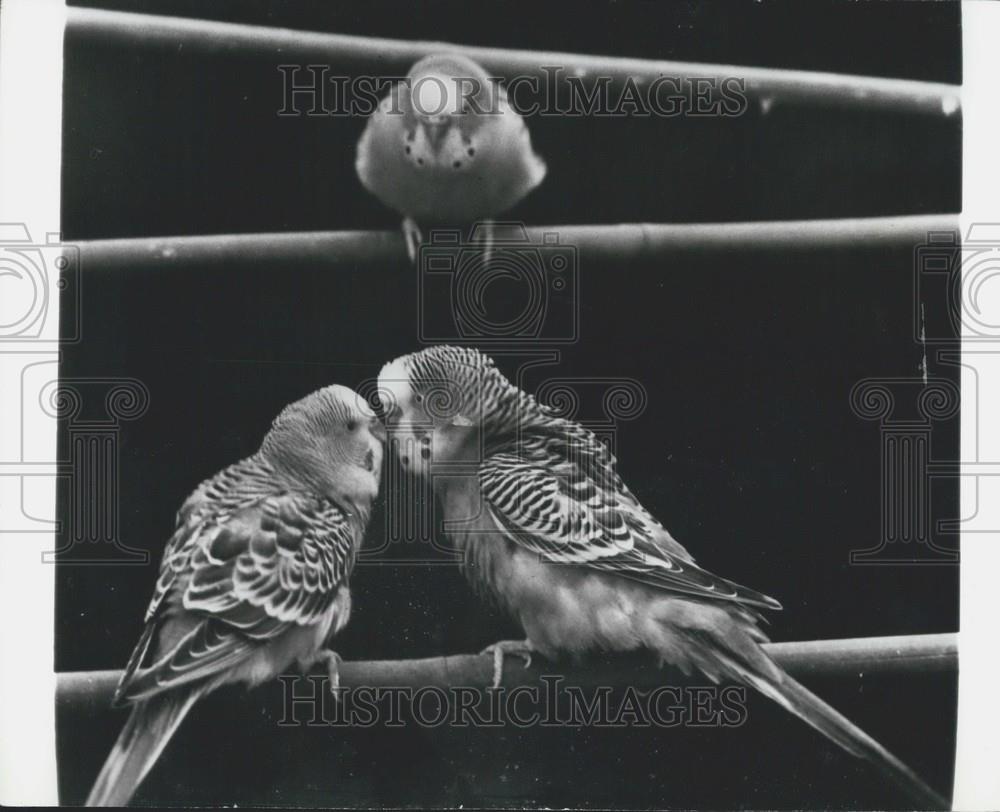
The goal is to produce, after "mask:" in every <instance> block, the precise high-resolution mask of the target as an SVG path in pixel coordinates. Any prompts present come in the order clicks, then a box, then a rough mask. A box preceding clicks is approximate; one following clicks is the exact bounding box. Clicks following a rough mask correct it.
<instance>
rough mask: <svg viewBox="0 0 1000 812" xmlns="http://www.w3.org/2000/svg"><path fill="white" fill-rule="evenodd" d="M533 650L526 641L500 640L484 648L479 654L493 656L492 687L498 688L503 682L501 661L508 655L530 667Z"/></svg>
mask: <svg viewBox="0 0 1000 812" xmlns="http://www.w3.org/2000/svg"><path fill="white" fill-rule="evenodd" d="M534 652H535V650H534V648H532V646H531V643H529V642H528V641H527V640H500V641H498V642H496V643H494V644H493V645H492V646H487V647H486V648H484V649H483V650H482V651H481V652H479V653H480V654H492V655H493V686H492V687H494V688H499V687H500V683H501V682H502V680H503V661H504V658H505V657H506V656H507V655H508V654H513V655H515V656H517V657H520V658H521V659H523V660H524V667H525V668H530V667H531V656H532V654H534Z"/></svg>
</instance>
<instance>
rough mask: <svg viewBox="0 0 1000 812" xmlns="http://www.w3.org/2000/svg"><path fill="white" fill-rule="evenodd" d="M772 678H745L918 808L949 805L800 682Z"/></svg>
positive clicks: (787, 678)
mask: <svg viewBox="0 0 1000 812" xmlns="http://www.w3.org/2000/svg"><path fill="white" fill-rule="evenodd" d="M778 673H779V676H778V677H777V678H776V679H775V678H770V677H768V678H764V677H760V676H756V675H753V676H750V677H748V678H747V682H748V683H749V684H751V685H752V686H753V687H754V688H756V689H757V690H758V691H760V692H761V693H762V694H764V695H765V696H767V697H768V698H769V699H773V700H774V701H775V702H777V703H778V704H779V705H781V706H783V707H785V708H786V709H788V710H789V711H791V712H792V713H794V714H795V715H796V716H798V717H799V718H800V719H802V720H803V721H804V722H806V723H807V724H809V725H811V726H812V727H814V728H815V729H816V730H818V731H819V732H820V733H822V734H823V735H824V736H826V737H827V738H828V739H830V740H831V741H833V742H835V743H836V744H838V745H840V746H841V747H843V748H844V750H846V751H847V752H848V753H851V754H852V755H854V756H857V757H859V758H864V759H867V760H868V761H870V762H872V763H873V764H874V765H875V766H877V767H878V768H879V769H881V770H882V771H883V772H884V773H885V774H886V775H887V776H888V777H889V778H891V779H892V781H893V782H894V783H895V784H896V785H897V786H899V788H900V789H902V790H903V791H904V792H906V794H907V795H908V796H909V797H910V800H911V801H913V802H914V803H915V804H918V808H920V809H950V808H951V804H950V803H948V801H947V799H946V798H944V796H942V795H940V794H938V793H937V792H935V791H934V790H933V789H931V787H929V786H928V785H927V784H926V783H925V782H924V781H923V780H922V779H921V778H920V776H919V775H917V774H916V773H915V772H914V771H913V770H911V769H910V768H909V767H907V766H906V765H905V764H904V763H903V762H902V761H900V760H899V759H898V758H896V756H894V755H893V754H892V753H890V752H889V751H888V750H886V748H885V747H883V746H882V745H881V744H879V743H878V742H877V741H875V739H873V738H872V737H871V736H869V735H868V734H867V733H865V732H864V731H863V730H862V729H861V728H860V727H858V726H857V725H856V724H854V723H853V722H852V721H851V720H850V719H848V718H847V717H846V716H844V715H843V714H841V713H840V712H838V711H837V710H835V709H834V708H833V707H831V706H830V705H828V704H827V703H826V702H824V701H823V700H822V699H820V698H819V697H818V696H816V694H814V693H813V692H812V691H810V690H809V689H808V688H806V687H805V686H804V685H801V684H800V683H798V682H796V681H795V680H794V679H792V678H791V677H790V676H788V675H787V674H785V673H784V672H780V671H779V672H778Z"/></svg>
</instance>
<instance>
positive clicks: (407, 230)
mask: <svg viewBox="0 0 1000 812" xmlns="http://www.w3.org/2000/svg"><path fill="white" fill-rule="evenodd" d="M403 239H404V240H405V241H406V254H407V256H409V258H410V262H411V263H414V262H416V261H417V251H418V249H419V248H420V244H421V243H422V242H423V241H424V235H423V234H422V233H421V231H420V226H418V225H417V221H416V220H414V219H413V218H412V217H407V218H405V219H404V220H403Z"/></svg>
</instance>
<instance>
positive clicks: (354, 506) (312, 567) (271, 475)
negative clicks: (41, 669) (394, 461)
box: [87, 386, 384, 806]
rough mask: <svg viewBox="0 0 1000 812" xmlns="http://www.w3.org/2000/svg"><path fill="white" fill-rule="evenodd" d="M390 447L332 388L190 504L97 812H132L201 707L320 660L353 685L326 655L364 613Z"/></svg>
mask: <svg viewBox="0 0 1000 812" xmlns="http://www.w3.org/2000/svg"><path fill="white" fill-rule="evenodd" d="M383 441H384V428H383V427H382V424H381V423H380V422H379V420H378V418H377V417H376V416H375V414H374V413H373V412H372V410H371V409H370V407H368V405H367V403H366V402H365V401H364V400H363V399H362V398H361V397H360V396H359V395H357V394H356V393H355V392H353V391H351V390H350V389H348V388H346V387H343V386H330V387H327V388H325V389H321V390H319V391H317V392H314V393H313V394H311V395H309V396H308V397H305V398H303V399H302V400H300V401H297V402H296V403H293V404H292V405H290V406H288V407H287V408H285V410H284V411H283V412H282V413H281V414H280V415H279V416H278V418H277V419H276V420H275V421H274V424H273V426H272V427H271V430H270V431H269V432H268V433H267V436H266V437H265V438H264V441H263V443H262V444H261V447H260V450H259V451H257V453H255V454H254V455H253V456H251V457H248V458H247V459H244V460H242V461H241V462H238V463H236V464H235V465H231V466H229V467H228V468H226V469H224V470H222V471H220V472H219V473H218V474H216V475H215V476H214V477H212V478H211V479H209V480H206V481H205V482H203V483H202V484H201V485H199V486H198V488H197V490H195V491H194V493H192V494H191V496H190V497H188V499H187V501H186V502H185V503H184V505H183V506H182V507H181V509H180V512H179V513H178V514H177V528H176V530H175V532H174V534H173V536H172V537H171V539H170V541H169V542H168V543H167V547H166V551H165V552H164V555H163V561H162V563H161V565H160V575H159V580H158V581H157V584H156V590H155V592H154V594H153V599H152V601H151V602H150V604H149V608H148V610H147V611H146V626H145V629H144V631H143V633H142V636H141V637H140V639H139V643H138V645H137V646H136V648H135V651H134V652H133V653H132V657H131V659H130V660H129V662H128V665H127V666H126V668H125V673H124V675H123V676H122V679H121V682H120V683H119V685H118V688H117V690H116V692H115V703H116V704H118V703H128V704H130V705H131V706H132V714H131V716H130V717H129V719H128V721H127V722H126V723H125V728H124V729H123V730H122V733H121V735H120V736H119V738H118V741H117V743H116V744H115V746H114V749H113V750H112V751H111V754H110V755H109V756H108V759H107V761H106V762H105V764H104V767H103V769H102V770H101V773H100V775H99V776H98V778H97V780H96V782H95V784H94V787H93V789H92V790H91V793H90V796H89V797H88V799H87V804H88V805H89V806H121V805H123V804H124V803H126V802H127V801H128V800H129V798H131V796H132V794H133V792H134V791H135V789H136V787H138V785H139V783H140V782H141V781H142V779H143V777H144V776H145V775H146V773H147V772H148V771H149V769H150V767H152V766H153V763H154V762H155V760H156V759H157V757H158V756H159V755H160V753H161V751H162V750H163V748H164V747H165V746H166V744H167V742H168V741H169V739H170V737H171V736H172V735H173V733H174V731H175V730H176V729H177V726H178V725H179V724H180V722H181V720H182V719H183V718H184V716H185V715H186V714H187V712H188V711H189V710H190V709H191V707H192V706H193V705H194V703H195V702H197V701H198V700H199V699H201V698H202V697H204V696H205V695H206V694H208V693H209V692H210V691H212V690H214V689H216V688H218V687H219V686H221V685H225V684H229V683H245V684H247V685H256V684H258V683H261V682H264V681H266V680H270V679H272V678H273V677H275V676H276V675H278V674H281V673H282V672H283V671H285V670H286V669H287V668H289V667H290V666H292V665H295V664H297V665H299V666H301V667H303V668H308V667H310V666H311V665H312V664H314V663H317V662H322V663H325V665H326V667H327V669H328V673H329V676H330V680H331V684H332V686H333V687H337V686H338V685H339V680H338V670H337V666H338V663H339V657H338V656H337V655H336V654H335V653H334V652H333V651H330V650H328V649H326V648H325V646H326V642H327V640H328V639H329V638H330V637H332V636H333V635H334V634H336V633H337V632H338V631H339V630H340V629H341V628H343V626H344V624H346V623H347V619H348V616H349V615H350V610H351V594H350V590H349V586H348V579H349V576H350V574H351V570H352V569H353V567H354V560H355V556H356V553H357V550H358V548H359V546H360V544H361V540H362V536H363V534H364V531H365V526H366V525H367V523H368V517H369V514H370V511H371V507H372V502H373V500H374V499H375V497H376V495H377V493H378V487H379V475H380V471H381V466H382V443H383Z"/></svg>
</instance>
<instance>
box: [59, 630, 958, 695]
mask: <svg viewBox="0 0 1000 812" xmlns="http://www.w3.org/2000/svg"><path fill="white" fill-rule="evenodd" d="M765 648H766V649H767V652H768V654H770V655H771V656H772V657H773V658H774V660H775V661H776V662H777V663H778V664H779V665H781V667H782V668H784V669H785V670H786V671H788V672H789V673H790V674H791V675H792V676H795V677H799V678H803V679H808V678H810V677H838V678H855V679H856V678H859V677H864V676H869V675H891V676H906V675H911V674H915V673H954V672H955V671H956V670H957V668H958V635H957V634H923V635H913V636H905V637H861V638H853V639H846V640H809V641H805V642H794V643H769V644H767V645H765ZM565 669H566V670H564V667H563V666H562V665H555V664H552V663H549V662H547V661H545V660H544V659H541V658H535V661H534V662H532V664H531V666H530V667H529V668H524V667H523V665H522V660H521V659H520V658H518V657H513V656H512V657H510V658H509V659H508V660H507V661H506V662H505V663H504V679H503V685H504V686H505V687H507V688H513V687H516V686H518V685H530V684H535V683H537V682H538V680H539V679H540V678H541V677H542V676H543V675H547V674H554V673H555V674H565V676H566V678H567V681H569V682H571V683H572V684H575V685H581V686H588V687H589V686H596V685H618V686H624V685H633V686H635V687H636V688H650V687H654V686H657V685H663V684H666V681H667V677H665V675H664V672H663V671H662V670H660V669H658V668H656V667H655V666H654V665H652V664H651V663H649V662H648V661H646V660H637V659H635V658H620V657H619V658H614V659H606V660H600V661H595V662H592V663H591V662H588V663H587V664H586V665H572V666H566V667H565ZM492 674H493V657H492V656H491V655H487V654H457V655H452V656H450V657H429V658H426V659H420V660H372V661H368V662H364V661H358V662H344V663H342V664H341V666H340V679H341V685H343V686H344V687H349V688H357V687H360V686H370V687H375V688H379V687H409V688H421V687H424V686H435V687H439V688H449V687H458V686H471V687H479V688H484V687H486V686H488V685H490V684H491V682H492ZM120 676H121V672H120V671H77V672H65V673H61V674H58V675H57V688H56V701H57V704H58V705H59V706H61V707H64V708H71V709H73V710H74V711H90V710H93V711H94V712H98V711H100V710H103V709H106V708H107V706H108V703H109V702H110V701H111V695H112V693H113V692H114V688H115V685H117V684H118V679H119V677H120Z"/></svg>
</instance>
